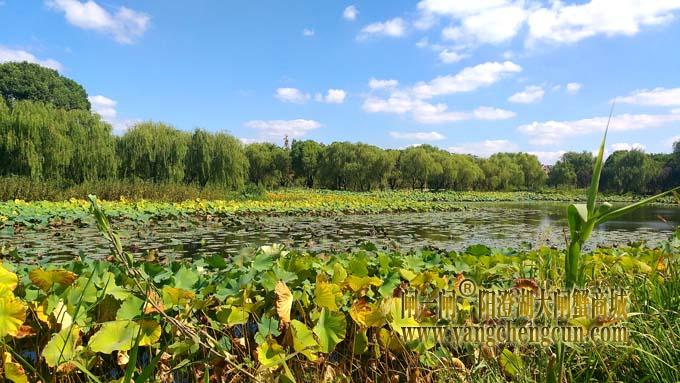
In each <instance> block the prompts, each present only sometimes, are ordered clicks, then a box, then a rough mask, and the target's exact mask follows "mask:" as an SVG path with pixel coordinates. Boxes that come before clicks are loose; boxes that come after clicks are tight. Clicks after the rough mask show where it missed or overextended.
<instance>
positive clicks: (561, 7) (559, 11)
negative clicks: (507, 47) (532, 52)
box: [528, 0, 680, 45]
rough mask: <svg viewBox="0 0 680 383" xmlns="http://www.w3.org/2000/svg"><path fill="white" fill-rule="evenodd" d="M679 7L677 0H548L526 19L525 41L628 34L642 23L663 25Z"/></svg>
mask: <svg viewBox="0 0 680 383" xmlns="http://www.w3.org/2000/svg"><path fill="white" fill-rule="evenodd" d="M678 9H680V2H678V1H677V0H661V1H644V0H591V1H589V2H586V3H580V4H568V5H566V4H564V3H563V2H560V1H555V2H552V6H551V7H550V8H540V9H536V10H535V11H533V12H532V14H531V15H530V16H529V19H528V26H529V37H528V42H529V44H530V45H531V44H533V43H534V42H536V41H545V42H550V43H574V42H577V41H580V40H583V39H585V38H588V37H592V36H596V35H605V36H615V35H626V36H632V35H635V34H637V33H638V32H640V30H641V28H642V27H644V26H652V25H659V24H664V23H667V22H669V21H671V20H672V19H673V17H674V15H673V12H674V11H677V10H678Z"/></svg>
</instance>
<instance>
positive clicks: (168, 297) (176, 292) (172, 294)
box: [163, 286, 196, 306]
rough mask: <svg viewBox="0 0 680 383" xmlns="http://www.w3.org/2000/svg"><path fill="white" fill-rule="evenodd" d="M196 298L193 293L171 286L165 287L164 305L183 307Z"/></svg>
mask: <svg viewBox="0 0 680 383" xmlns="http://www.w3.org/2000/svg"><path fill="white" fill-rule="evenodd" d="M195 296H196V294H195V293H194V292H193V291H189V290H184V289H180V288H177V287H170V286H165V287H163V304H164V305H165V306H175V305H177V306H183V305H185V304H187V303H189V301H191V300H192V299H194V297H195Z"/></svg>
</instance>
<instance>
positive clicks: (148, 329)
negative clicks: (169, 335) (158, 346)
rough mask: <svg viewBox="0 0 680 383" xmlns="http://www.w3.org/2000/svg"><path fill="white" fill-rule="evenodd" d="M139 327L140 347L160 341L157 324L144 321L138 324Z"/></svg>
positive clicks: (159, 326) (159, 330)
mask: <svg viewBox="0 0 680 383" xmlns="http://www.w3.org/2000/svg"><path fill="white" fill-rule="evenodd" d="M139 326H140V335H141V337H140V338H139V345H140V346H151V345H152V344H154V343H156V342H158V340H159V339H161V325H160V324H158V322H156V321H153V320H150V319H145V320H142V321H140V322H139Z"/></svg>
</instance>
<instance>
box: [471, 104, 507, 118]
mask: <svg viewBox="0 0 680 383" xmlns="http://www.w3.org/2000/svg"><path fill="white" fill-rule="evenodd" d="M472 115H473V116H474V117H475V118H476V119H478V120H507V119H510V118H513V117H515V116H516V114H515V112H512V111H510V110H505V109H500V108H492V107H489V106H480V107H479V108H477V109H475V110H474V111H473V112H472Z"/></svg>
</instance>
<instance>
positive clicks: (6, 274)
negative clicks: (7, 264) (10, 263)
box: [0, 265, 19, 291]
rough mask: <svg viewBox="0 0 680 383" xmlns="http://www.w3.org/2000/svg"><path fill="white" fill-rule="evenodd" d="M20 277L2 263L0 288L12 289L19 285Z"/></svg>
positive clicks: (0, 266) (0, 267)
mask: <svg viewBox="0 0 680 383" xmlns="http://www.w3.org/2000/svg"><path fill="white" fill-rule="evenodd" d="M18 281H19V278H17V275H16V274H14V273H13V272H11V271H9V270H7V269H6V268H4V267H3V266H2V265H0V288H7V289H9V290H10V291H11V290H14V289H15V288H16V287H17V282H18Z"/></svg>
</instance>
